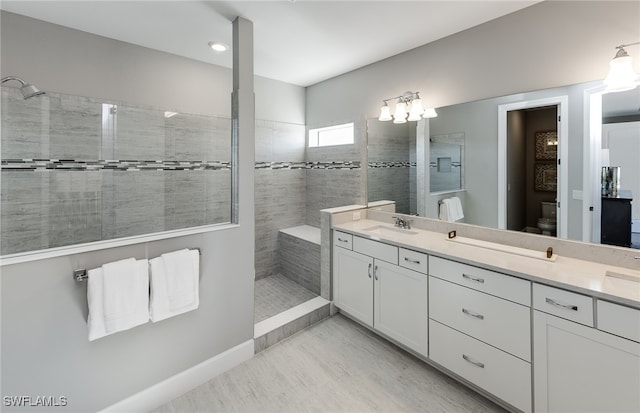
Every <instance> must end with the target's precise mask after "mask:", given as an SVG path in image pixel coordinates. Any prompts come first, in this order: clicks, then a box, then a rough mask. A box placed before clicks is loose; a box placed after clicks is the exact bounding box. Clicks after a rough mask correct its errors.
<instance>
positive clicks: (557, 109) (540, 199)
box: [498, 96, 568, 238]
mask: <svg viewBox="0 0 640 413" xmlns="http://www.w3.org/2000/svg"><path fill="white" fill-rule="evenodd" d="M567 117H568V97H567V96H558V97H552V98H547V99H539V100H535V101H525V102H516V103H511V104H506V105H500V106H499V107H498V163H499V165H498V227H499V228H501V229H509V230H516V231H527V232H538V233H544V234H546V235H553V236H558V237H561V238H566V237H567V217H566V214H567V212H566V211H567V202H568V194H567V190H566V188H567V176H568V174H567V170H568V169H567V165H566V164H567V162H566V161H565V162H564V163H563V162H562V159H563V158H564V159H566V157H563V155H564V154H566V153H567V142H566V141H567V139H566V138H565V137H566V136H567V125H566V124H567V122H566V121H565V122H563V121H562V120H563V119H565V120H566V119H567ZM543 209H544V211H545V214H544V215H545V216H544V217H546V218H554V217H553V215H555V229H554V228H553V225H552V224H551V223H552V220H547V221H546V224H544V223H543V224H540V223H539V219H540V218H543ZM554 212H555V214H554Z"/></svg>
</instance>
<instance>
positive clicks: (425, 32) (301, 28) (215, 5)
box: [0, 0, 538, 86]
mask: <svg viewBox="0 0 640 413" xmlns="http://www.w3.org/2000/svg"><path fill="white" fill-rule="evenodd" d="M537 2H538V0H533V1H529V0H517V1H514V0H511V1H507V0H498V1H484V0H471V1H458V0H454V1H451V0H448V1H416V0H414V1H397V0H377V1H366V0H352V1H326V0H315V1H313V0H297V1H296V0H279V1H275V0H274V1H267V0H263V1H195V0H190V1H140V0H132V1H107V0H103V1H95V0H94V1H77V0H76V1H52V0H49V1H26V0H20V1H18V0H14V1H7V0H3V1H2V2H1V3H0V8H1V9H3V10H6V11H9V12H13V13H17V14H21V15H25V16H29V17H33V18H36V19H40V20H44V21H48V22H51V23H55V24H59V25H63V26H67V27H71V28H74V29H78V30H82V31H85V32H89V33H93V34H97V35H100V36H105V37H109V38H112V39H116V40H121V41H124V42H128V43H133V44H136V45H140V46H144V47H148V48H152V49H156V50H161V51H164V52H168V53H172V54H176V55H180V56H184V57H188V58H191V59H196V60H200V61H204V62H208V63H212V64H216V65H220V66H225V67H231V63H232V53H231V51H227V52H225V53H222V54H220V53H215V52H213V51H212V50H210V49H209V47H208V46H207V44H208V42H209V41H221V42H223V43H226V44H228V45H231V43H232V34H231V30H232V21H233V20H234V19H235V18H236V17H237V16H241V17H243V18H245V19H248V20H250V21H252V22H253V25H254V70H255V73H256V74H257V75H259V76H263V77H267V78H271V79H276V80H280V81H284V82H287V83H292V84H295V85H300V86H309V85H312V84H315V83H318V82H320V81H322V80H326V79H329V78H331V77H334V76H337V75H340V74H342V73H346V72H349V71H351V70H354V69H357V68H359V67H363V66H366V65H368V64H371V63H374V62H377V61H379V60H382V59H385V58H387V57H390V56H393V55H396V54H399V53H402V52H404V51H407V50H410V49H413V48H415V47H418V46H421V45H423V44H427V43H430V42H433V41H435V40H438V39H441V38H443V37H446V36H449V35H451V34H454V33H457V32H460V31H463V30H466V29H468V28H471V27H474V26H477V25H479V24H482V23H484V22H487V21H489V20H493V19H496V18H498V17H501V16H503V15H506V14H509V13H512V12H514V11H517V10H520V9H522V8H525V7H528V6H530V5H532V4H535V3H537Z"/></svg>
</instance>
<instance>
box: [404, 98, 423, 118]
mask: <svg viewBox="0 0 640 413" xmlns="http://www.w3.org/2000/svg"><path fill="white" fill-rule="evenodd" d="M423 113H424V108H423V107H422V99H420V98H417V99H414V100H413V101H412V102H411V110H410V111H409V119H408V120H410V121H416V120H420V115H422V114H423Z"/></svg>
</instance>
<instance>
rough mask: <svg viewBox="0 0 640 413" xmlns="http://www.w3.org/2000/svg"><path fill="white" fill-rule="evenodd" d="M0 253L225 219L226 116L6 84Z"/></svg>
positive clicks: (228, 194)
mask: <svg viewBox="0 0 640 413" xmlns="http://www.w3.org/2000/svg"><path fill="white" fill-rule="evenodd" d="M1 116H2V117H1V121H2V148H1V149H2V171H1V175H0V178H1V182H0V186H1V191H2V201H1V203H2V204H1V224H2V233H1V239H0V242H1V251H0V252H1V254H3V255H4V254H11V253H18V252H24V251H33V250H40V249H46V248H52V247H59V246H65V245H71V244H78V243H84V242H90V241H99V240H105V239H113V238H121V237H126V236H133V235H140V234H148V233H155V232H161V231H166V230H172V229H178V228H185V227H193V226H200V225H208V224H215V223H221V222H228V221H229V220H230V210H231V208H230V198H231V173H230V159H231V149H230V148H231V141H230V136H231V132H230V127H231V122H230V120H229V119H225V118H218V117H210V116H201V115H190V114H176V115H175V116H173V117H165V112H164V111H161V110H157V109H147V108H135V107H131V106H126V105H114V104H113V102H108V103H106V102H104V101H102V100H99V99H94V98H86V97H79V96H69V95H62V94H56V93H47V95H45V96H42V97H37V98H32V99H29V100H23V99H22V95H21V94H20V92H19V91H18V90H17V89H15V88H8V87H3V88H2V113H1Z"/></svg>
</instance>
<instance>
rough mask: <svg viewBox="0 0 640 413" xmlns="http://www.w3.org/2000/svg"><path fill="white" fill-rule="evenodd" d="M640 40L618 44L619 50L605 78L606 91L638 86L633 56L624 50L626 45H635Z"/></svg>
mask: <svg viewBox="0 0 640 413" xmlns="http://www.w3.org/2000/svg"><path fill="white" fill-rule="evenodd" d="M636 44H640V42H635V43H629V44H621V45H620V46H616V49H618V52H617V53H616V55H615V57H614V58H613V59H612V60H611V62H609V74H608V75H607V77H606V78H605V79H604V84H605V86H606V89H605V92H624V91H625V90H631V89H634V88H635V87H636V86H638V80H639V79H638V75H637V74H636V73H635V72H634V71H633V66H632V64H631V56H629V54H628V53H627V51H626V50H624V48H625V47H628V46H634V45H636Z"/></svg>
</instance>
